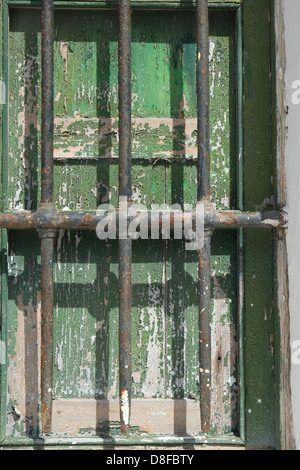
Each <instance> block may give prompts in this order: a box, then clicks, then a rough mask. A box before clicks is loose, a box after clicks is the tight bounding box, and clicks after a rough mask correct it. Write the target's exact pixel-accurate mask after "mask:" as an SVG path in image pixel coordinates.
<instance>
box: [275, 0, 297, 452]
mask: <svg viewBox="0 0 300 470" xmlns="http://www.w3.org/2000/svg"><path fill="white" fill-rule="evenodd" d="M279 3H281V1H280V2H279ZM282 6H283V19H284V31H283V30H279V31H277V34H278V35H282V34H284V39H285V54H286V70H285V93H286V96H285V105H286V106H287V107H288V108H286V109H287V110H288V113H287V116H286V134H285V162H286V163H285V164H286V180H287V209H288V213H289V228H288V231H287V248H288V274H289V307H290V342H291V392H292V409H293V415H292V416H293V429H294V436H295V441H296V447H297V449H300V285H299V284H300V0H282ZM280 28H282V26H280ZM279 73H280V71H279Z"/></svg>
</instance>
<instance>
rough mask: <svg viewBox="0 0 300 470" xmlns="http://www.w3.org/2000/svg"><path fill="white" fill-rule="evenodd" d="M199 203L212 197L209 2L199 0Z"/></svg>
mask: <svg viewBox="0 0 300 470" xmlns="http://www.w3.org/2000/svg"><path fill="white" fill-rule="evenodd" d="M196 15H197V33H196V35H197V72H196V73H197V100H198V111H197V118H198V198H197V199H198V201H202V200H204V199H205V200H208V201H209V197H210V158H209V63H208V55H209V33H208V28H209V26H208V4H207V0H197V12H196Z"/></svg>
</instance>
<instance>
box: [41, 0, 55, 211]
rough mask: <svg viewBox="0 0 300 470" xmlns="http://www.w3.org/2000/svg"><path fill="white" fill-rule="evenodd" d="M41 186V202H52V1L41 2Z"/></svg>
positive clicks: (44, 0)
mask: <svg viewBox="0 0 300 470" xmlns="http://www.w3.org/2000/svg"><path fill="white" fill-rule="evenodd" d="M41 26H42V162H41V163H42V167H41V176H42V181H41V183H42V185H41V202H42V203H43V202H53V106H54V102H53V99H54V96H53V94H54V89H53V65H54V60H53V42H54V5H53V0H43V1H42V12H41Z"/></svg>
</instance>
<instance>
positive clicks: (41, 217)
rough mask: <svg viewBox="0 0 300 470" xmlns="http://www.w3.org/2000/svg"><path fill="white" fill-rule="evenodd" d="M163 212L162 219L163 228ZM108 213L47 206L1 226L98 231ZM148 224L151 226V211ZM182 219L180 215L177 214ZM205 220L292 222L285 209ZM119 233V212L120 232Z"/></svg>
mask: <svg viewBox="0 0 300 470" xmlns="http://www.w3.org/2000/svg"><path fill="white" fill-rule="evenodd" d="M162 213H163V211H161V213H160V217H159V219H158V223H159V228H160V230H161V228H162V220H163V216H162ZM104 217H106V216H105V215H104V216H99V215H97V213H96V212H92V211H91V212H72V211H68V212H58V211H56V210H55V209H53V206H49V207H47V206H44V209H42V210H41V209H40V210H38V211H35V212H31V211H14V212H4V213H0V229H11V230H22V229H24V230H25V229H42V228H44V229H74V230H76V229H80V230H95V229H96V227H97V224H98V223H99V222H100V221H101V220H103V218H104ZM185 217H186V215H185V214H184V213H183V214H182V215H180V219H179V220H181V223H182V224H183V223H184V219H185ZM142 218H144V214H143V213H142V212H141V213H140V214H136V215H135V216H132V215H128V217H127V224H128V225H129V224H130V223H131V222H132V221H133V220H136V227H137V228H139V226H140V223H141V220H142ZM147 219H148V225H149V229H150V223H151V212H150V211H149V212H147ZM176 220H177V221H178V215H177V216H176ZM192 221H193V222H192V224H193V226H195V223H196V214H195V213H193V214H192ZM204 223H205V226H206V227H209V228H228V229H237V228H246V227H252V228H267V229H272V228H285V227H287V224H288V217H287V213H286V212H285V211H266V212H258V211H257V212H247V211H246V212H241V211H214V210H212V211H210V212H206V213H205V214H204ZM174 224H175V218H174V214H173V213H172V212H170V229H171V230H173V228H174ZM118 233H119V213H118V211H116V234H117V235H118Z"/></svg>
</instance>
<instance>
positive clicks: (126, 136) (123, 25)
mask: <svg viewBox="0 0 300 470" xmlns="http://www.w3.org/2000/svg"><path fill="white" fill-rule="evenodd" d="M119 199H120V201H121V200H123V201H125V202H126V203H130V201H131V3H130V0H119ZM119 210H120V213H121V215H122V207H121V203H120V207H119ZM125 223H126V229H125V230H124V231H123V233H120V234H119V397H120V422H121V431H122V433H124V434H125V433H128V431H129V428H130V408H131V297H132V285H131V284H132V283H131V265H132V240H131V239H130V238H129V237H127V220H126V221H125ZM124 228H125V227H124ZM121 232H122V231H121Z"/></svg>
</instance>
